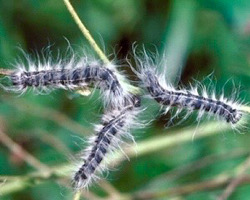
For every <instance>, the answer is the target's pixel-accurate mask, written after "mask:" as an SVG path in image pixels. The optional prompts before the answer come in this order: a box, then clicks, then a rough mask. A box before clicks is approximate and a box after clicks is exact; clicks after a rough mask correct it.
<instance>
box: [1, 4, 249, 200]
mask: <svg viewBox="0 0 250 200" xmlns="http://www.w3.org/2000/svg"><path fill="white" fill-rule="evenodd" d="M71 2H72V4H73V6H74V7H75V8H76V11H77V13H78V14H79V16H80V18H81V19H82V20H83V22H84V24H85V25H86V26H87V27H88V28H89V30H90V32H91V33H92V34H93V37H94V38H95V39H96V41H97V43H98V44H100V46H101V48H102V49H105V53H106V55H111V56H109V57H110V58H114V57H115V56H114V55H113V53H114V52H115V54H117V55H116V57H117V58H118V59H125V58H126V56H127V55H128V54H130V53H131V50H132V45H133V43H134V42H136V44H138V46H139V47H138V50H139V49H141V48H142V45H143V44H144V45H145V48H146V50H147V51H153V52H155V50H157V51H158V52H159V54H160V55H163V54H164V55H165V58H166V60H167V66H166V62H163V64H162V65H161V66H160V65H159V68H160V67H161V68H165V67H167V72H168V73H167V74H166V76H167V78H168V80H169V81H172V82H173V83H176V84H177V83H181V84H183V85H188V83H189V82H192V80H193V78H194V79H197V80H199V81H203V78H204V77H206V76H207V75H209V74H210V73H212V72H213V78H212V82H213V84H214V87H215V85H216V91H217V94H220V93H221V92H222V88H223V87H224V86H225V89H224V90H225V95H226V96H229V97H230V96H231V94H232V91H233V89H234V88H235V87H236V89H238V90H239V91H240V93H239V96H240V99H242V100H244V102H245V103H247V102H249V99H250V95H249V92H250V87H249V80H250V79H249V77H250V2H249V0H232V1H229V0H216V1H215V0H172V1H167V0H165V1H163V0H157V1H150V0H147V1H146V0H72V1H71ZM65 38H67V40H69V42H70V43H71V45H72V47H73V49H74V50H75V52H76V53H78V54H80V55H81V54H82V49H85V48H88V49H91V48H90V47H89V45H88V42H87V41H86V39H85V38H84V37H83V35H82V34H81V32H80V31H79V29H78V27H77V26H76V24H75V23H74V21H73V19H72V18H71V16H70V14H69V13H68V11H67V9H66V7H65V5H64V4H63V1H62V0H57V1H55V0H8V1H6V0H0V67H1V68H6V69H13V63H15V59H17V58H18V57H20V58H21V59H23V56H22V55H21V52H20V50H19V49H18V47H21V48H22V49H24V51H25V52H27V53H30V54H31V55H33V56H34V57H35V54H36V52H41V51H42V49H44V48H46V47H47V46H48V45H51V50H53V52H54V54H55V55H56V54H57V50H58V49H60V51H61V52H65V51H66V49H67V47H68V42H67V40H66V39H65ZM124 69H125V70H127V69H128V67H126V66H125V67H124ZM127 73H128V74H130V75H131V71H129V70H127ZM130 78H132V79H133V78H134V77H133V76H130ZM228 80H229V81H228ZM206 81H207V80H204V81H203V82H204V84H209V83H207V82H206ZM208 82H209V81H208ZM233 82H234V83H233ZM215 83H216V84H215ZM225 83H227V84H226V85H225ZM0 101H1V102H0V121H1V124H0V127H1V132H3V133H4V134H5V135H8V136H9V137H10V138H11V139H12V140H13V141H15V142H16V143H17V144H19V145H20V146H21V147H22V148H24V149H25V150H27V151H28V152H29V153H30V154H32V155H33V156H34V157H35V158H37V159H38V160H39V161H40V162H41V163H43V164H44V165H47V166H50V167H52V166H58V165H59V166H63V165H64V164H67V163H71V162H72V160H73V158H72V157H73V155H75V154H77V152H79V151H80V150H81V149H84V147H85V143H84V140H85V136H86V135H87V133H91V132H93V123H98V122H99V120H100V116H101V113H102V112H103V109H102V101H101V99H100V98H99V93H98V91H96V92H94V94H93V95H92V97H82V96H78V95H76V94H73V93H72V92H68V91H62V90H58V91H55V92H52V93H51V94H50V95H35V94H34V93H32V92H29V93H28V94H25V95H23V96H20V97H19V96H17V95H13V94H8V93H7V92H4V91H3V90H1V96H0ZM143 105H144V106H145V107H147V110H146V111H145V113H144V116H142V118H143V120H147V121H148V120H150V119H156V120H155V121H154V122H152V124H151V125H150V126H147V127H146V128H144V129H142V130H135V131H133V134H134V135H135V137H136V140H137V141H138V143H139V144H141V143H143V142H144V141H154V140H155V139H156V141H157V138H158V137H160V138H161V137H171V138H173V137H175V134H176V140H175V141H174V142H173V144H172V145H166V147H165V146H163V147H162V148H159V149H158V150H156V151H152V152H151V151H150V150H149V152H146V153H144V154H140V152H139V153H138V156H133V158H131V160H130V161H127V160H125V161H123V162H121V163H120V164H119V165H118V166H117V167H116V168H115V169H114V170H112V171H111V172H110V173H109V175H108V177H107V180H108V182H110V184H112V185H113V187H115V188H116V189H117V190H118V191H119V192H120V193H121V194H122V195H124V194H126V195H128V196H127V197H128V198H129V199H136V198H138V199H145V198H146V197H147V198H148V199H216V198H217V197H218V196H219V195H221V194H222V193H223V191H224V189H225V188H226V186H227V183H224V184H221V185H219V186H217V185H216V184H215V183H214V184H213V182H212V186H214V187H211V188H209V187H208V186H207V187H204V188H203V190H201V191H200V190H198V189H197V188H196V189H195V188H194V187H191V191H189V192H180V191H179V190H177V192H176V193H174V192H173V190H174V189H173V188H177V189H178V188H179V189H180V187H181V186H183V185H191V186H194V185H193V184H198V185H202V183H204V182H205V181H210V180H217V179H218V178H219V177H221V175H225V174H226V175H228V176H230V177H237V175H235V173H236V170H237V169H238V166H240V165H241V164H242V163H244V161H245V160H246V158H248V157H249V155H250V150H249V144H250V137H249V134H248V131H245V134H238V132H234V131H231V130H226V131H219V130H220V129H218V128H216V126H212V125H211V127H210V126H209V127H208V128H207V129H208V130H209V132H210V134H208V135H207V136H200V138H199V134H201V135H202V131H205V129H202V127H203V125H200V126H201V128H200V132H201V133H199V132H197V134H196V136H195V138H194V140H192V133H193V132H194V131H195V127H196V126H195V125H196V123H195V122H194V121H195V115H194V116H193V117H191V119H190V120H188V122H186V123H183V124H181V125H179V126H174V127H170V128H167V129H165V128H164V125H165V124H166V123H167V121H168V119H169V116H160V114H159V112H158V108H159V107H157V105H156V103H154V102H153V101H151V100H149V99H143ZM204 123H205V124H207V123H208V120H204ZM247 125H248V124H247ZM207 129H206V131H207ZM185 130H191V134H189V136H188V137H187V138H188V139H187V140H185V141H181V140H180V141H179V139H180V138H182V137H181V136H182V135H181V134H182V133H183V132H184V131H185ZM3 138H4V136H3V135H2V136H1V138H0V141H2V143H1V146H0V178H1V182H0V199H3V200H7V199H8V200H12V199H13V200H14V199H15V200H21V199H25V200H33V199H36V200H45V199H53V200H56V199H72V195H73V193H72V189H71V187H70V174H66V176H64V177H63V178H56V177H50V178H48V179H45V180H44V179H43V178H36V179H32V178H30V179H29V180H27V179H25V176H27V174H29V173H30V172H34V171H36V170H37V169H34V167H32V166H31V165H30V164H27V163H26V162H25V161H24V160H23V159H22V158H21V156H20V155H19V154H18V153H13V152H11V151H10V149H9V148H8V147H6V141H7V142H8V139H6V138H5V139H3ZM156 144H157V142H156ZM144 145H145V143H144ZM145 149H147V146H145ZM195 167H197V168H195ZM248 172H249V171H248ZM234 175H235V176H234ZM17 180H19V182H18V181H17ZM20 180H21V181H20ZM22 181H23V183H22ZM20 182H21V184H20ZM8 183H12V185H10V186H11V187H10V189H9V188H8V189H9V190H8V189H6V188H4V187H5V186H6V184H8ZM15 183H18V184H15ZM248 183H249V179H248ZM20 185H21V187H20ZM15 187H16V188H17V189H16V188H15ZM1 188H2V189H3V188H4V191H3V190H2V192H1ZM13 188H15V189H13ZM171 188H172V193H171ZM108 191H110V190H108ZM164 191H165V193H164ZM169 191H170V192H169ZM178 191H179V192H178ZM145 192H149V193H150V194H151V195H152V196H150V195H148V194H146V196H143V195H145ZM92 193H95V195H98V196H100V197H102V198H103V197H105V198H106V199H111V197H107V192H105V189H103V188H102V187H99V186H98V185H95V186H94V187H92V188H90V193H89V194H92ZM140 195H141V196H140ZM84 198H86V196H85V197H82V199H84ZM120 198H121V196H120V197H114V198H113V199H120ZM90 199H95V198H94V197H93V196H92V197H90ZM229 199H241V200H248V199H250V185H249V184H243V185H240V186H238V187H237V188H236V190H235V191H234V192H233V194H232V195H231V196H230V197H229Z"/></svg>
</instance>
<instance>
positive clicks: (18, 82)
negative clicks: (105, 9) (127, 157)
mask: <svg viewBox="0 0 250 200" xmlns="http://www.w3.org/2000/svg"><path fill="white" fill-rule="evenodd" d="M137 63H139V68H140V70H139V71H137V72H136V74H137V76H138V77H139V78H140V79H141V80H142V86H143V87H145V88H147V90H148V92H149V94H150V95H151V97H152V98H153V99H155V100H156V101H157V102H158V103H159V104H161V105H163V106H166V107H167V109H166V111H167V110H168V109H170V108H173V107H177V108H178V111H177V113H178V112H179V111H181V110H182V109H186V110H188V113H187V114H191V113H192V112H193V111H194V110H198V112H199V116H198V119H200V117H201V116H202V115H203V114H204V113H209V114H212V115H214V116H217V117H220V118H223V119H224V120H225V121H226V122H228V123H230V124H231V125H235V124H238V122H239V121H240V119H241V118H242V115H243V112H242V111H240V109H239V107H240V106H239V105H238V104H237V103H236V102H233V103H230V102H229V101H228V100H226V99H224V98H220V99H216V98H215V95H213V96H212V97H211V98H210V97H208V95H207V94H206V91H205V92H204V93H203V94H202V95H200V94H199V93H198V92H197V91H196V89H193V90H190V91H189V90H185V89H182V90H178V89H175V88H174V87H172V86H170V85H168V84H166V81H165V80H163V79H162V78H161V77H159V76H158V75H156V72H155V70H154V69H153V68H152V67H153V66H155V64H153V63H150V62H147V61H146V62H143V61H142V60H139V61H138V62H137ZM17 68H18V69H17V70H15V71H14V72H13V73H12V74H10V75H9V76H8V78H9V79H10V81H11V86H4V87H3V88H4V89H6V90H7V91H13V92H17V93H24V92H25V91H27V89H28V88H32V89H34V90H35V91H38V92H44V91H45V92H49V91H50V90H53V89H65V90H75V89H80V88H83V87H86V86H88V87H89V86H94V87H95V88H98V89H100V90H101V92H102V95H103V97H104V102H105V105H107V106H106V112H105V114H104V115H103V118H102V123H101V125H99V126H97V128H96V135H95V136H94V137H93V138H92V139H90V142H89V148H88V149H87V150H86V151H85V153H84V155H83V156H82V158H83V160H84V163H83V164H82V163H81V164H80V166H79V167H78V168H77V170H76V172H75V175H74V176H73V184H74V187H75V188H76V189H81V188H86V187H88V186H89V184H90V183H91V182H92V181H93V180H95V179H97V178H98V176H97V175H98V173H101V172H102V171H103V162H104V160H105V157H106V154H107V153H108V152H110V151H111V152H112V151H114V150H115V149H117V148H119V147H120V146H119V144H120V143H122V139H123V138H124V137H125V138H126V137H128V138H132V135H131V134H130V133H129V130H130V129H131V128H134V127H136V128H137V127H138V124H137V123H136V122H135V121H136V116H137V114H138V113H139V107H140V97H138V96H135V95H133V94H131V93H130V92H129V90H128V88H126V87H124V85H123V84H121V81H122V80H125V79H126V78H125V77H123V76H122V75H121V74H120V73H119V72H117V71H116V69H115V66H114V65H113V64H102V63H101V62H98V61H88V60H87V58H83V59H81V60H79V61H76V60H75V59H74V57H73V58H72V59H71V60H70V61H60V62H58V63H55V64H52V62H51V61H50V60H49V61H47V62H44V63H41V62H40V61H38V63H37V64H35V63H33V62H32V61H30V60H28V67H25V65H24V64H22V65H18V67H17ZM187 116H188V115H187ZM184 119H186V117H184Z"/></svg>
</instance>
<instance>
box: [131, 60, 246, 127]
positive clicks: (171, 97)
mask: <svg viewBox="0 0 250 200" xmlns="http://www.w3.org/2000/svg"><path fill="white" fill-rule="evenodd" d="M137 63H139V64H140V66H139V72H136V73H137V75H138V77H139V78H140V80H141V81H142V85H143V87H144V88H146V89H147V91H148V92H149V94H150V96H151V97H152V98H153V99H154V100H155V101H156V102H158V103H159V104H160V105H162V106H163V107H164V108H165V113H167V112H168V111H169V110H170V109H171V108H174V107H176V108H177V111H176V114H175V116H177V115H178V114H179V113H180V112H181V111H182V110H186V111H187V113H186V116H184V117H183V119H184V120H185V119H186V118H187V117H188V116H189V115H190V114H191V113H193V112H194V111H195V110H197V111H198V112H199V114H198V120H200V118H201V117H202V116H203V115H204V114H205V113H207V114H208V115H213V116H215V117H218V118H219V119H223V120H224V121H226V122H227V123H230V124H231V125H232V126H235V125H236V124H237V123H238V122H239V121H240V119H241V118H242V116H243V112H242V111H241V110H240V104H238V103H237V102H236V101H230V100H227V99H226V98H224V97H223V95H221V96H220V97H219V98H218V99H217V98H216V95H215V94H214V93H213V94H212V95H211V96H209V95H208V91H206V90H205V89H203V91H201V93H200V94H199V92H198V89H197V87H192V88H191V90H187V89H176V88H175V87H173V86H172V85H171V84H167V83H166V82H167V81H166V79H165V74H163V75H157V72H156V69H155V65H154V64H152V61H150V62H148V61H145V62H143V61H139V62H137ZM142 63H144V64H143V65H142ZM204 88H205V87H204ZM175 116H173V117H172V118H174V117H175Z"/></svg>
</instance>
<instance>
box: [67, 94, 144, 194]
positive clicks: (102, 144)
mask: <svg viewBox="0 0 250 200" xmlns="http://www.w3.org/2000/svg"><path fill="white" fill-rule="evenodd" d="M139 101H140V100H139V99H138V98H136V99H135V104H127V105H126V106H125V107H124V108H123V109H111V110H108V111H107V112H106V113H105V114H104V115H103V117H102V123H101V125H97V126H96V135H95V136H93V137H92V138H90V140H89V147H88V148H87V149H86V150H85V152H84V153H83V155H82V156H81V159H82V160H83V162H84V164H80V165H79V166H78V170H77V171H76V172H75V174H74V176H73V179H72V181H73V186H74V188H75V189H76V190H80V189H86V188H88V187H89V186H90V185H91V183H92V182H93V181H96V180H98V179H99V176H100V175H101V174H102V173H103V172H105V171H107V167H106V166H107V164H108V160H107V159H106V157H107V154H108V153H111V152H115V151H116V150H117V149H121V150H122V148H121V146H122V145H123V143H124V142H125V141H126V140H128V139H129V140H132V141H134V139H133V136H132V135H131V134H130V130H131V129H132V128H134V127H138V124H137V123H138V122H137V120H136V117H137V115H138V113H139V112H140V110H139Z"/></svg>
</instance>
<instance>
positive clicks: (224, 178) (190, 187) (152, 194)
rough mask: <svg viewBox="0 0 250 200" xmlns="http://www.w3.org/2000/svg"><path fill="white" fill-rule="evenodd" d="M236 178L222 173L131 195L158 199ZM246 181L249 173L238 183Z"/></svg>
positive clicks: (212, 186) (208, 187) (187, 192)
mask: <svg viewBox="0 0 250 200" xmlns="http://www.w3.org/2000/svg"><path fill="white" fill-rule="evenodd" d="M236 179H237V178H236ZM236 179H235V178H233V177H232V175H230V174H228V175H222V176H217V177H216V178H214V179H211V180H208V181H203V182H200V183H191V184H188V185H184V186H180V187H175V188H169V189H166V190H163V191H156V192H155V191H154V192H148V191H146V192H145V191H141V192H137V193H135V194H134V195H133V198H134V199H158V198H161V197H170V196H175V195H187V194H191V193H195V192H198V191H204V190H212V189H217V188H220V187H223V186H224V185H226V184H228V183H229V182H231V181H234V180H236ZM246 183H250V175H246V176H245V177H244V179H243V180H242V181H241V182H240V184H246Z"/></svg>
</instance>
